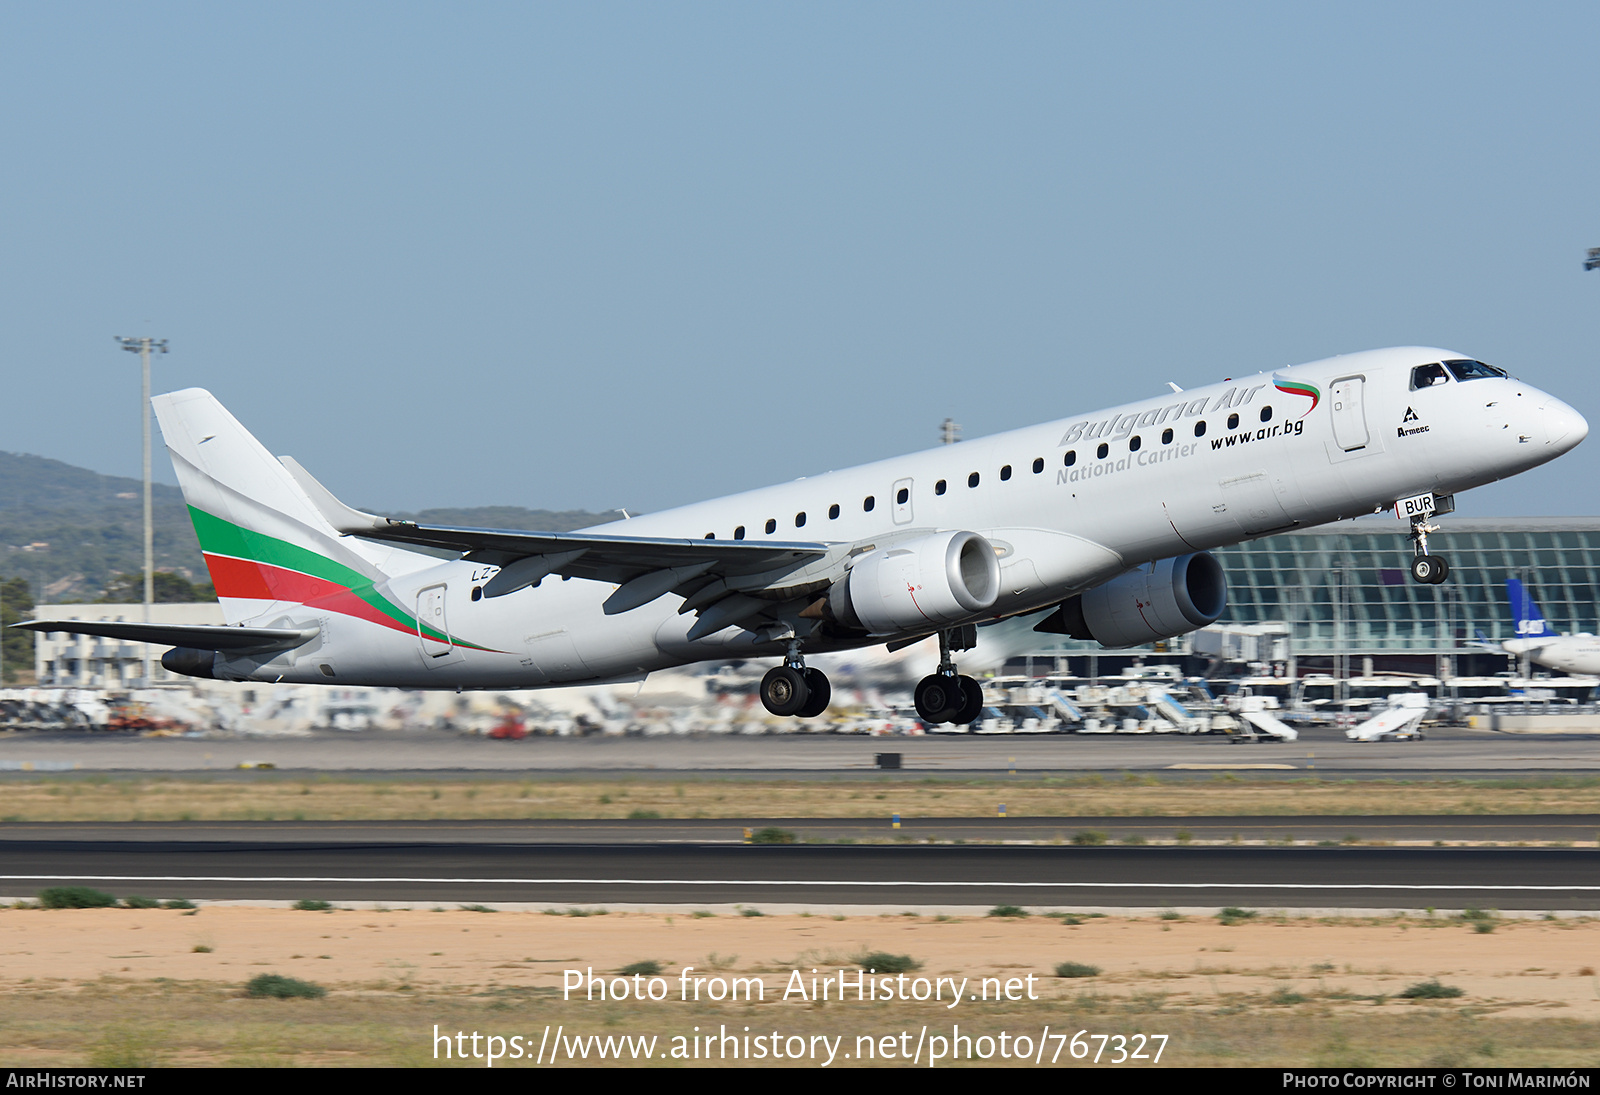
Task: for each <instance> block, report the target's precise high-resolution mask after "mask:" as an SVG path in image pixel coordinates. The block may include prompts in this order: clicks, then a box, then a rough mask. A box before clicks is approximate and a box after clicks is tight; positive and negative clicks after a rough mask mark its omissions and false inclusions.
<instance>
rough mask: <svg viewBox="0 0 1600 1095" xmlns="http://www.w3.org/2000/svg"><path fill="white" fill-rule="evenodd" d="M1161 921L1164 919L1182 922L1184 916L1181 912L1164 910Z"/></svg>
mask: <svg viewBox="0 0 1600 1095" xmlns="http://www.w3.org/2000/svg"><path fill="white" fill-rule="evenodd" d="M1161 919H1163V920H1182V919H1183V914H1182V913H1181V912H1179V911H1178V910H1177V909H1162V910H1161Z"/></svg>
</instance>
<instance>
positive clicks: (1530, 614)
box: [1506, 578, 1555, 639]
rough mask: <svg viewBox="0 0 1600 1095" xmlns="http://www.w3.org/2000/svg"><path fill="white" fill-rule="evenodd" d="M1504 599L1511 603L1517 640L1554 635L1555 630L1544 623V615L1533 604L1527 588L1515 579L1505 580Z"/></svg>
mask: <svg viewBox="0 0 1600 1095" xmlns="http://www.w3.org/2000/svg"><path fill="white" fill-rule="evenodd" d="M1506 597H1507V598H1508V599H1509V600H1510V602H1511V618H1512V619H1513V620H1514V621H1515V622H1516V635H1517V638H1519V639H1527V638H1534V637H1537V636H1540V635H1554V634H1555V630H1554V629H1553V628H1552V627H1551V626H1550V625H1549V624H1548V623H1546V622H1545V618H1544V613H1542V612H1540V611H1539V606H1538V605H1536V604H1534V601H1533V597H1532V596H1531V595H1529V593H1528V590H1527V588H1526V587H1525V586H1524V585H1523V584H1522V582H1521V581H1519V580H1518V579H1516V578H1507V579H1506Z"/></svg>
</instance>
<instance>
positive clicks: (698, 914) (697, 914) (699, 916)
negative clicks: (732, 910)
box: [689, 909, 717, 920]
mask: <svg viewBox="0 0 1600 1095" xmlns="http://www.w3.org/2000/svg"><path fill="white" fill-rule="evenodd" d="M689 915H690V916H692V917H694V918H695V919H696V920H704V919H705V918H706V917H708V916H716V915H717V914H716V913H714V912H712V911H711V910H710V909H696V910H695V911H694V912H692V913H690V914H689Z"/></svg>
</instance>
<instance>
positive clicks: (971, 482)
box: [967, 472, 978, 487]
mask: <svg viewBox="0 0 1600 1095" xmlns="http://www.w3.org/2000/svg"><path fill="white" fill-rule="evenodd" d="M977 485H978V473H977V472H973V473H972V474H971V475H969V476H967V486H969V487H975V486H977Z"/></svg>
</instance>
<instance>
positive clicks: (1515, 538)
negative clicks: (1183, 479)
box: [1041, 515, 1600, 676]
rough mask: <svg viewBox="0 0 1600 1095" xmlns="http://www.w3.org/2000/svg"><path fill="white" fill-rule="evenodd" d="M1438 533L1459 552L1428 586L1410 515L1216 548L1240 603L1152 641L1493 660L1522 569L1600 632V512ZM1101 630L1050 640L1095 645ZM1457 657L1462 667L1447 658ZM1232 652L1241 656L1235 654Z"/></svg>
mask: <svg viewBox="0 0 1600 1095" xmlns="http://www.w3.org/2000/svg"><path fill="white" fill-rule="evenodd" d="M1436 524H1438V525H1439V528H1440V531H1439V532H1437V533H1434V534H1433V535H1432V536H1431V537H1430V538H1429V539H1430V546H1431V548H1432V550H1433V552H1434V553H1435V554H1438V555H1442V556H1444V557H1445V558H1446V559H1447V560H1448V561H1449V563H1450V577H1449V579H1448V580H1447V581H1446V582H1445V583H1444V584H1442V585H1419V584H1418V583H1416V582H1414V581H1412V580H1411V577H1410V574H1409V573H1408V572H1407V566H1408V564H1409V563H1410V560H1411V544H1410V540H1409V539H1408V536H1407V532H1408V529H1407V526H1406V525H1405V524H1404V523H1402V522H1400V521H1397V520H1395V518H1394V517H1393V515H1375V516H1372V517H1363V518H1360V519H1358V520H1355V521H1340V522H1337V523H1335V524H1331V525H1323V526H1320V527H1317V528H1311V529H1305V530H1302V531H1297V532H1287V533H1280V534H1278V535H1275V536H1268V537H1264V538H1262V539H1260V540H1253V541H1250V542H1248V543H1244V544H1239V545H1237V546H1235V547H1229V548H1220V549H1218V550H1217V551H1215V552H1214V553H1213V554H1215V555H1216V557H1217V559H1218V560H1219V561H1220V562H1221V563H1222V566H1223V569H1224V571H1225V572H1226V573H1227V577H1228V608H1227V611H1226V612H1225V613H1224V615H1223V617H1222V619H1221V620H1220V621H1218V623H1217V625H1216V626H1215V627H1213V628H1208V629H1207V630H1206V631H1205V632H1199V633H1196V634H1195V635H1193V636H1190V637H1188V638H1187V641H1185V640H1177V641H1175V642H1174V643H1172V644H1169V645H1168V647H1167V649H1166V650H1163V649H1162V646H1161V644H1157V645H1156V646H1155V647H1145V648H1143V652H1144V653H1147V654H1148V653H1155V654H1157V655H1160V654H1162V653H1172V654H1189V653H1193V654H1199V655H1208V654H1209V655H1212V656H1216V655H1217V654H1219V653H1226V652H1228V651H1227V647H1228V644H1227V643H1226V642H1223V641H1220V640H1222V639H1224V638H1226V637H1228V636H1229V633H1230V632H1231V633H1232V634H1233V635H1234V636H1243V637H1246V638H1247V639H1248V638H1249V637H1251V636H1258V637H1259V639H1260V641H1259V642H1249V641H1247V642H1245V643H1243V644H1239V643H1234V644H1233V645H1232V652H1233V653H1237V652H1238V651H1240V650H1241V649H1243V650H1244V651H1246V653H1245V654H1244V656H1243V658H1240V659H1237V660H1246V661H1260V662H1273V661H1276V662H1280V663H1281V662H1293V663H1297V665H1298V667H1299V669H1300V670H1301V671H1302V672H1303V671H1305V670H1306V669H1307V668H1312V667H1315V668H1318V669H1332V668H1333V666H1332V658H1333V656H1334V655H1335V653H1342V654H1343V655H1347V656H1352V657H1358V658H1371V659H1373V660H1374V661H1376V662H1378V663H1380V665H1386V666H1387V667H1388V668H1391V669H1407V670H1410V671H1413V672H1423V673H1429V674H1432V673H1435V672H1438V671H1440V670H1444V671H1446V672H1447V673H1449V675H1452V676H1453V675H1455V673H1457V672H1461V673H1467V672H1475V673H1493V672H1496V671H1499V670H1503V669H1505V668H1506V656H1505V655H1504V654H1501V653H1497V652H1484V651H1483V649H1482V648H1481V647H1474V646H1473V645H1472V644H1473V642H1474V640H1476V639H1477V638H1478V635H1479V634H1480V633H1481V634H1482V635H1483V636H1484V637H1486V638H1487V639H1488V640H1489V641H1491V642H1494V643H1499V642H1501V641H1503V640H1506V639H1510V638H1514V637H1515V636H1514V634H1513V623H1512V619H1511V610H1510V606H1509V605H1508V603H1507V600H1506V579H1507V578H1521V579H1522V580H1523V581H1524V583H1526V585H1527V588H1528V590H1529V592H1530V594H1531V595H1532V597H1533V599H1534V601H1535V602H1536V603H1537V604H1538V605H1539V607H1540V608H1541V609H1542V610H1543V612H1544V616H1545V619H1547V620H1548V621H1550V623H1551V624H1552V625H1553V626H1554V627H1555V628H1556V630H1558V631H1563V632H1574V633H1576V632H1591V633H1593V632H1597V631H1600V605H1597V597H1596V594H1597V592H1600V517H1480V518H1476V519H1472V518H1459V519H1457V518H1450V517H1441V518H1439V519H1438V520H1437V521H1436ZM1091 649H1098V648H1096V647H1095V646H1094V644H1092V643H1079V642H1073V641H1070V640H1068V641H1065V642H1063V643H1061V644H1060V645H1055V644H1049V645H1047V646H1046V647H1043V648H1042V649H1041V652H1043V651H1044V650H1050V651H1058V652H1060V653H1064V654H1070V655H1080V654H1087V653H1089V652H1090V651H1091ZM1440 659H1450V660H1451V661H1452V662H1453V663H1456V664H1451V665H1449V666H1443V665H1440V664H1439V661H1440ZM1224 660H1236V659H1235V658H1233V657H1224Z"/></svg>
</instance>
